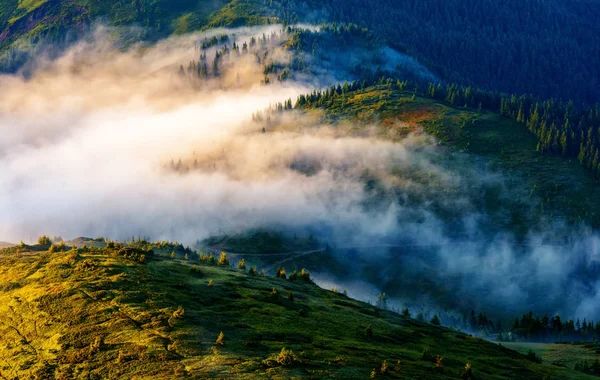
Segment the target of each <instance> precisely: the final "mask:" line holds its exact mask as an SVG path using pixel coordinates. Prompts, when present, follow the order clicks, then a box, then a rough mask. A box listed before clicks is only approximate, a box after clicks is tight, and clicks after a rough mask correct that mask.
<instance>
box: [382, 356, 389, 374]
mask: <svg viewBox="0 0 600 380" xmlns="http://www.w3.org/2000/svg"><path fill="white" fill-rule="evenodd" d="M388 371H389V369H388V365H387V360H384V361H383V363H381V373H382V374H384V375H385V374H386V373H388Z"/></svg>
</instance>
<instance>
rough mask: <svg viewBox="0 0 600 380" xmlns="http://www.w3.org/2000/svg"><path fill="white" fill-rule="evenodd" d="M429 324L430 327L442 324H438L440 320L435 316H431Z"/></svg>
mask: <svg viewBox="0 0 600 380" xmlns="http://www.w3.org/2000/svg"><path fill="white" fill-rule="evenodd" d="M429 323H431V324H432V325H436V326H439V325H441V324H442V323H441V322H440V318H439V317H438V316H437V314H436V315H434V316H433V318H431V321H429Z"/></svg>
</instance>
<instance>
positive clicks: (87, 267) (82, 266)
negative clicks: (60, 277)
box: [77, 259, 96, 272]
mask: <svg viewBox="0 0 600 380" xmlns="http://www.w3.org/2000/svg"><path fill="white" fill-rule="evenodd" d="M94 269H96V264H94V260H91V259H86V260H83V261H82V262H80V263H79V264H78V265H77V270H78V271H80V272H90V271H93V270H94Z"/></svg>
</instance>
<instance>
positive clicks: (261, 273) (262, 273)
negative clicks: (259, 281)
mask: <svg viewBox="0 0 600 380" xmlns="http://www.w3.org/2000/svg"><path fill="white" fill-rule="evenodd" d="M260 277H265V270H264V269H261V271H260Z"/></svg>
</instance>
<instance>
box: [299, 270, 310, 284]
mask: <svg viewBox="0 0 600 380" xmlns="http://www.w3.org/2000/svg"><path fill="white" fill-rule="evenodd" d="M300 278H302V279H303V280H304V281H308V282H312V280H311V279H310V272H309V271H307V270H306V269H304V268H303V269H302V270H301V271H300Z"/></svg>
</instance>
